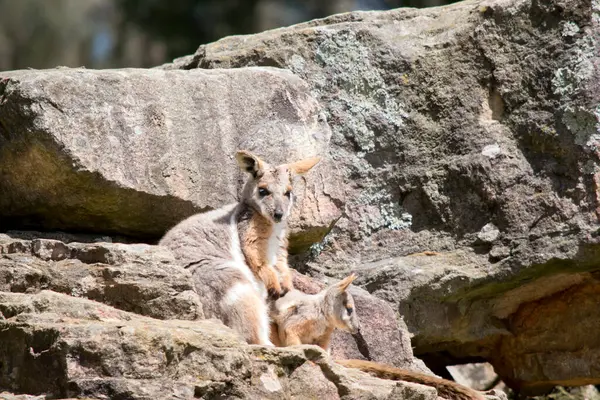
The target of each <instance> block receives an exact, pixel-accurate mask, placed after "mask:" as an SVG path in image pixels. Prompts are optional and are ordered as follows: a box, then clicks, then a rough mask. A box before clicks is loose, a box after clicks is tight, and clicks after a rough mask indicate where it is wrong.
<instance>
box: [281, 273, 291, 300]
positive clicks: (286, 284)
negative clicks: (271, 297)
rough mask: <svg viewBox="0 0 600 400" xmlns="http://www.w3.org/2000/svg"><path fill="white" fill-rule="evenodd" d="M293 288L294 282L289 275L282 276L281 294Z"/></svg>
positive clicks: (283, 294)
mask: <svg viewBox="0 0 600 400" xmlns="http://www.w3.org/2000/svg"><path fill="white" fill-rule="evenodd" d="M293 288H294V284H293V283H292V277H291V276H290V275H286V276H284V277H283V280H282V282H281V295H282V296H285V294H286V293H287V292H289V291H290V290H292V289H293Z"/></svg>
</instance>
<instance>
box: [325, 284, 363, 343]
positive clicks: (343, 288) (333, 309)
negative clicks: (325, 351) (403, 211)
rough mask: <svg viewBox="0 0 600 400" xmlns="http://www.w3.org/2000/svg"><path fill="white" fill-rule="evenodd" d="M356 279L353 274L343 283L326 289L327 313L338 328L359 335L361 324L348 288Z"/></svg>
mask: <svg viewBox="0 0 600 400" xmlns="http://www.w3.org/2000/svg"><path fill="white" fill-rule="evenodd" d="M355 279H356V275H355V274H352V275H350V276H348V277H347V278H345V279H343V280H342V281H340V282H338V283H336V284H334V285H331V286H329V287H328V288H327V289H325V313H326V314H327V317H328V319H329V321H330V323H332V324H333V325H334V326H335V327H336V328H338V329H342V330H345V331H347V332H350V333H352V334H355V333H358V331H359V330H360V323H359V321H358V316H357V315H356V310H355V308H354V299H353V298H352V295H351V294H350V293H349V292H348V286H350V284H351V283H352V281H354V280H355Z"/></svg>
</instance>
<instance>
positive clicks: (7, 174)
mask: <svg viewBox="0 0 600 400" xmlns="http://www.w3.org/2000/svg"><path fill="white" fill-rule="evenodd" d="M321 114H322V113H321V109H320V107H319V105H318V104H317V102H316V100H315V99H314V98H313V97H312V96H311V95H310V93H309V90H308V87H307V86H306V84H305V83H304V82H302V80H301V79H299V78H298V77H296V76H295V75H293V74H292V73H290V72H287V71H283V70H278V69H273V68H249V69H244V70H222V71H199V70H197V71H160V70H141V69H124V70H105V71H91V70H85V69H56V70H46V71H34V70H33V71H32V70H28V71H14V72H1V73H0V132H1V134H0V225H1V226H3V227H10V226H13V227H16V228H24V227H29V228H31V227H35V228H39V229H42V230H57V229H61V230H71V231H83V232H91V231H95V232H100V233H109V234H119V235H128V236H133V237H134V238H138V239H144V240H152V239H156V238H158V237H160V236H161V235H162V234H163V233H164V232H165V231H166V230H167V229H169V228H170V227H171V226H173V225H175V224H176V223H177V222H179V221H180V220H181V219H183V218H185V217H187V216H189V215H191V214H193V213H194V212H198V211H203V210H208V209H212V208H216V207H220V206H222V205H225V204H228V203H232V202H235V201H237V199H238V198H239V196H238V195H239V190H240V188H241V184H242V183H243V180H244V179H245V176H244V174H243V173H242V172H240V171H239V168H238V166H237V164H236V162H235V159H234V154H235V151H236V150H238V149H247V150H251V151H256V152H257V154H259V155H260V156H262V157H264V159H265V160H266V161H269V162H272V163H283V162H287V161H291V160H297V159H301V158H303V157H309V156H315V155H321V154H323V153H324V151H325V149H326V146H327V144H328V142H329V139H330V135H331V133H330V130H329V127H328V125H327V123H326V122H324V119H323V118H322V115H321ZM330 169H331V166H328V163H327V162H324V163H323V165H322V166H320V170H317V171H316V172H315V173H311V174H309V175H308V176H307V177H306V179H304V180H302V179H301V180H299V182H298V185H297V187H296V188H295V193H296V195H297V197H298V199H299V200H298V202H299V204H298V205H297V207H296V209H295V214H294V217H293V221H292V244H293V245H294V246H296V247H299V248H300V249H301V248H302V247H306V246H310V245H311V244H312V243H313V242H315V241H319V240H320V239H321V238H322V237H323V235H324V234H325V233H326V232H327V231H328V230H329V228H330V225H331V223H332V222H333V221H334V220H335V219H336V218H337V217H338V214H339V211H338V209H337V206H336V205H335V203H334V202H333V200H332V199H335V196H336V194H335V193H336V190H337V189H336V185H335V183H333V182H329V181H328V180H326V179H325V176H330V175H331V174H332V172H331V171H330ZM332 196H333V197H332Z"/></svg>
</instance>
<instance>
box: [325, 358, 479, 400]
mask: <svg viewBox="0 0 600 400" xmlns="http://www.w3.org/2000/svg"><path fill="white" fill-rule="evenodd" d="M335 362H336V363H338V364H340V365H343V366H344V367H348V368H356V369H360V370H361V371H364V372H367V373H369V374H371V375H374V376H376V377H378V378H382V379H389V380H393V381H406V382H412V383H420V384H421V385H427V386H433V387H434V388H436V389H437V391H438V396H440V397H443V398H445V399H448V400H485V397H484V396H483V395H482V394H481V393H479V392H477V391H476V390H473V389H471V388H468V387H466V386H463V385H460V384H458V383H456V382H452V381H448V380H446V379H441V378H437V377H435V376H429V375H425V374H421V373H419V372H413V371H408V370H405V369H400V368H396V367H392V366H389V365H385V364H379V363H376V362H373V361H364V360H336V361H335Z"/></svg>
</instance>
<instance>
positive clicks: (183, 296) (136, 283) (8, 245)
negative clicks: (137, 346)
mask: <svg viewBox="0 0 600 400" xmlns="http://www.w3.org/2000/svg"><path fill="white" fill-rule="evenodd" d="M0 256H1V258H0V291H4V292H27V293H35V292H38V291H40V290H43V289H50V290H54V291H56V292H62V293H65V294H69V295H71V296H76V297H85V298H88V299H92V300H96V301H100V302H103V303H105V304H108V305H111V306H114V307H116V308H119V309H122V310H125V311H131V312H135V313H138V314H141V315H147V316H150V317H154V318H159V319H173V318H177V319H187V320H195V319H201V318H204V314H203V312H202V304H201V299H199V298H198V295H197V294H196V293H195V292H194V288H193V283H192V278H191V274H190V273H189V272H188V271H186V270H185V269H183V268H181V267H180V266H179V265H177V263H176V261H175V259H174V257H173V256H172V255H171V253H170V252H169V251H168V250H167V249H163V248H161V247H158V246H149V245H145V244H136V245H124V244H119V243H115V244H112V243H94V244H82V243H70V244H65V243H63V242H60V241H56V240H49V239H36V240H33V241H28V240H18V239H12V238H9V237H4V238H0Z"/></svg>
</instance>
